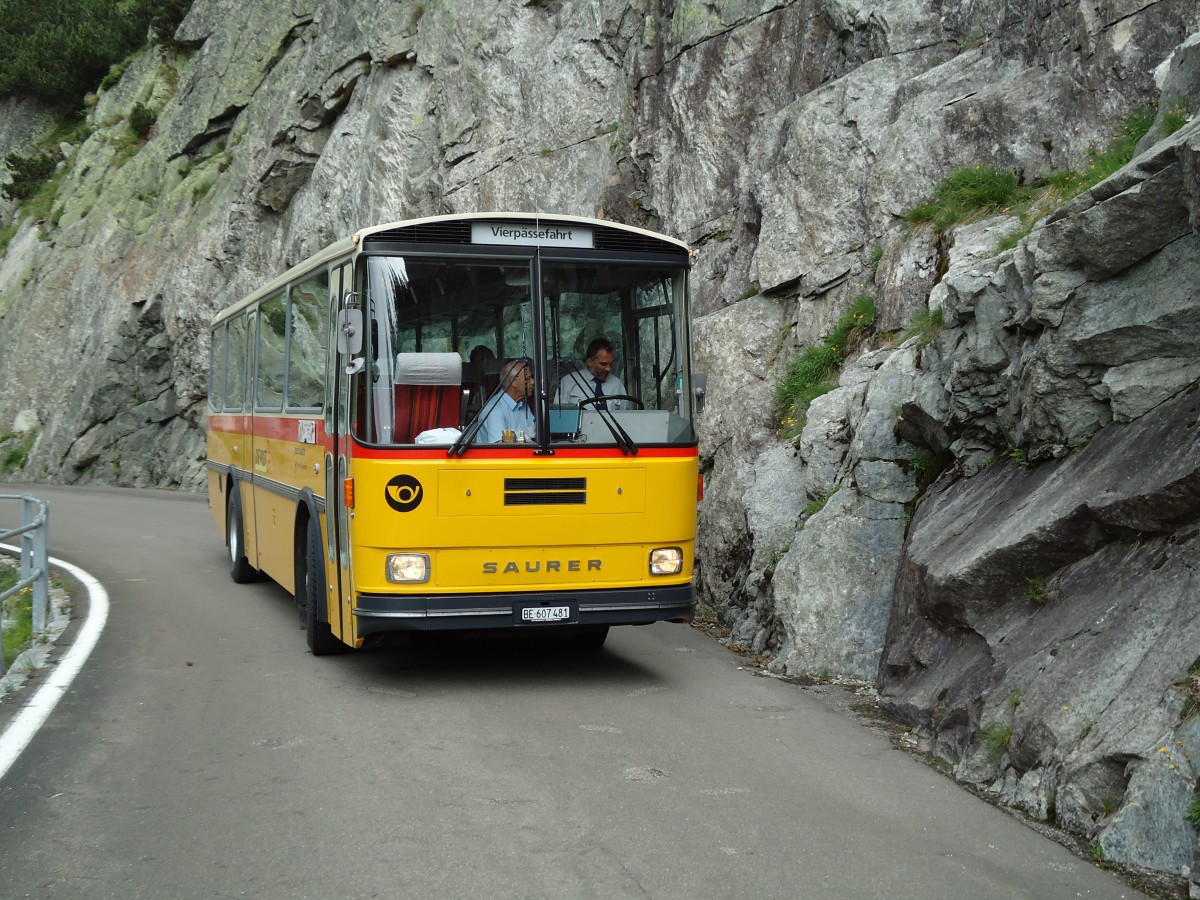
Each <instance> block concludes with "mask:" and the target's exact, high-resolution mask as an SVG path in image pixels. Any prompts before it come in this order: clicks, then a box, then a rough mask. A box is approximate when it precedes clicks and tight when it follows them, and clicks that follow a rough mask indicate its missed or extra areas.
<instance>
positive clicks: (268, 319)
mask: <svg viewBox="0 0 1200 900" xmlns="http://www.w3.org/2000/svg"><path fill="white" fill-rule="evenodd" d="M286 335H287V308H286V307H285V306H284V305H283V295H282V294H280V295H276V296H274V297H271V298H269V299H267V300H265V301H263V305H262V307H261V308H260V310H259V313H258V367H257V370H256V373H257V374H256V380H255V395H254V396H255V400H256V404H257V406H258V407H259V408H260V409H274V410H280V409H283V382H284V360H283V353H284V346H285V345H284V341H285V339H286Z"/></svg>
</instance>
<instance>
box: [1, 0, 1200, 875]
mask: <svg viewBox="0 0 1200 900" xmlns="http://www.w3.org/2000/svg"><path fill="white" fill-rule="evenodd" d="M1198 32H1200V11H1198V10H1197V7H1196V5H1195V3H1194V2H1192V0H1149V2H1138V3H1122V2H1117V0H1100V2H1086V3H1085V2H1079V0H1049V2H1045V3H1040V4H1033V5H1029V4H1024V5H1022V4H1012V3H1007V2H1001V0H981V2H976V3H972V4H970V5H969V6H963V7H961V8H959V7H956V6H954V5H953V4H945V3H935V2H931V0H889V2H887V3H883V4H878V3H875V4H868V3H863V2H859V0H793V2H785V3H779V4H774V5H770V4H768V5H765V6H764V5H763V4H761V3H752V2H748V0H735V2H726V3H720V4H699V3H692V2H670V0H591V2H579V3H552V2H551V3H520V2H515V0H514V2H500V3H495V4H487V5H486V6H481V7H480V8H479V9H473V10H472V14H471V16H470V17H464V16H463V15H462V14H461V11H456V7H455V5H453V4H441V3H426V4H396V3H388V2H381V0H350V2H330V0H297V2H293V3H290V4H278V3H273V2H269V0H246V2H240V3H233V2H229V0H197V2H195V3H194V4H193V7H192V10H191V12H190V13H189V15H188V18H187V19H186V20H185V21H184V23H183V24H182V26H181V27H180V29H179V32H178V34H177V35H176V39H177V41H178V42H179V45H180V46H182V47H184V48H187V49H184V50H182V51H179V52H172V53H163V52H160V51H155V52H147V53H144V54H142V55H141V56H139V57H138V58H136V59H134V60H133V61H132V62H131V63H130V64H129V65H128V66H127V67H126V70H125V74H124V76H123V77H122V78H121V80H120V81H119V83H118V84H116V85H115V86H114V87H112V88H111V89H108V90H105V91H103V92H101V93H100V94H99V96H98V97H97V98H96V99H95V104H94V107H93V109H92V111H91V114H90V122H91V126H92V129H93V130H92V133H91V134H90V136H89V137H88V138H87V140H86V141H84V142H83V143H82V144H81V145H79V146H75V147H64V148H63V150H64V166H63V171H62V174H61V182H60V184H59V188H58V194H57V199H56V201H55V204H54V207H53V209H52V211H51V214H50V215H49V216H47V217H45V218H44V219H42V220H41V221H38V222H31V221H25V220H21V221H20V222H19V224H18V225H17V227H16V230H15V234H13V236H12V237H11V238H10V239H9V240H8V243H7V245H6V248H5V252H4V254H3V257H2V258H0V384H2V385H3V390H2V391H0V434H2V433H3V432H5V431H8V430H10V429H9V426H8V424H7V423H12V422H17V421H19V422H20V423H21V425H20V428H18V429H15V430H19V431H21V432H22V433H23V434H33V435H34V440H33V441H32V444H31V446H30V449H29V453H28V458H27V462H26V463H25V466H24V468H23V469H22V470H20V471H18V472H15V473H9V474H7V475H6V476H5V477H6V478H12V477H18V478H25V479H28V480H32V479H41V478H48V479H54V480H60V481H66V482H88V481H96V482H104V483H116V484H123V485H132V486H175V485H178V486H182V487H185V488H189V489H193V488H197V487H199V486H200V484H201V483H202V465H203V458H204V451H203V425H204V410H205V392H206V379H207V366H208V345H207V341H208V337H207V329H206V323H207V322H208V320H209V319H210V318H211V316H212V314H213V313H214V312H216V311H217V310H219V309H220V308H222V307H224V306H226V305H227V304H229V303H230V302H232V301H233V300H234V299H236V298H237V297H239V296H241V295H242V294H244V293H245V292H246V291H247V290H249V289H250V288H252V287H253V286H256V285H257V284H259V283H261V282H262V281H263V280H264V279H266V278H268V277H270V276H272V275H274V274H276V273H277V272H278V271H280V270H281V269H282V268H284V267H286V266H287V265H290V264H291V263H293V262H295V261H296V260H297V259H299V258H301V257H302V256H304V255H305V254H307V253H310V252H312V251H314V250H316V249H318V248H319V247H321V246H323V245H324V244H326V243H328V242H330V241H331V240H333V239H335V238H337V237H341V236H344V235H346V234H348V233H350V232H351V231H353V229H354V228H355V227H357V226H358V225H360V224H362V223H372V222H378V221H383V220H388V219H398V218H404V217H406V216H409V215H426V214H433V213H441V212H453V211H469V210H480V209H482V210H489V209H525V210H535V211H536V210H554V211H560V212H567V213H577V214H584V215H596V214H600V215H605V216H608V217H611V218H615V219H620V220H622V221H627V222H632V223H635V224H643V225H649V226H652V227H660V228H662V229H664V230H666V231H668V232H671V233H673V234H677V235H679V236H681V237H683V238H685V239H688V240H690V241H691V242H692V243H693V244H695V245H696V246H697V248H698V250H699V255H698V262H697V265H696V267H695V269H694V270H693V277H692V286H693V310H694V313H695V320H694V322H693V331H694V336H695V344H696V350H697V362H698V367H699V368H700V369H702V370H704V371H707V373H708V374H709V381H708V387H709V391H708V406H707V409H706V411H705V413H704V414H703V417H702V421H701V423H700V425H701V434H702V445H701V452H702V464H703V467H704V471H705V474H706V480H707V485H706V499H705V501H704V503H703V505H702V509H701V529H700V534H699V537H698V548H699V549H698V554H699V557H700V561H701V575H700V578H699V586H700V590H701V593H702V596H703V599H704V601H705V603H706V605H707V606H708V608H709V609H710V610H711V612H712V613H713V615H715V616H717V617H718V618H720V619H721V620H722V621H723V622H724V623H726V624H727V625H728V626H729V627H730V628H731V639H732V640H735V641H738V642H740V643H742V644H744V645H745V646H747V647H749V648H750V649H752V650H753V651H754V652H755V653H758V654H761V655H763V656H765V657H767V658H768V659H769V660H770V665H771V667H772V668H773V669H775V670H776V671H778V672H782V673H787V674H829V675H830V676H838V677H847V678H856V679H860V680H864V681H871V682H874V681H876V679H878V683H879V686H880V689H881V691H882V694H883V697H884V701H885V703H886V704H887V705H888V707H889V708H890V709H891V710H893V712H894V713H895V714H896V715H899V716H902V717H903V718H904V719H905V720H906V721H908V722H909V723H911V724H912V726H913V728H914V729H915V730H916V732H917V733H918V734H919V735H920V736H921V739H922V740H923V741H924V742H925V744H926V746H928V747H929V748H930V751H931V752H933V753H936V754H937V755H938V756H940V757H942V758H944V759H945V760H946V761H947V762H948V764H949V765H951V766H952V767H953V768H954V770H955V771H956V773H957V774H958V777H960V778H962V779H964V780H966V781H969V782H971V783H972V784H975V785H978V786H980V787H981V789H984V790H988V791H991V792H993V793H994V794H996V795H997V796H998V797H999V798H1001V799H1003V800H1004V801H1005V802H1009V803H1012V804H1014V805H1018V804H1019V805H1021V806H1022V807H1023V808H1024V809H1026V810H1027V811H1028V812H1030V814H1032V815H1034V816H1036V817H1039V818H1043V819H1051V818H1053V819H1055V820H1056V821H1058V822H1059V823H1060V824H1063V825H1066V826H1069V827H1071V828H1073V829H1075V830H1076V831H1078V832H1080V833H1081V834H1084V835H1087V836H1088V837H1089V839H1094V840H1095V841H1096V842H1097V844H1098V846H1099V847H1100V849H1101V851H1102V852H1103V853H1104V854H1105V855H1106V856H1107V857H1108V858H1111V859H1116V860H1126V861H1130V862H1132V863H1136V864H1140V865H1146V866H1153V867H1156V868H1159V869H1161V870H1164V871H1172V872H1178V870H1179V866H1180V865H1182V864H1184V862H1183V861H1184V860H1185V859H1188V860H1190V857H1189V853H1188V848H1189V847H1193V848H1194V846H1195V835H1194V833H1193V832H1191V831H1190V826H1188V825H1186V824H1185V823H1183V821H1182V817H1181V815H1180V814H1179V808H1180V806H1181V804H1183V805H1186V803H1187V802H1189V798H1190V796H1191V795H1189V793H1188V792H1189V790H1191V789H1192V788H1194V785H1191V786H1190V787H1189V783H1188V778H1191V779H1193V780H1194V779H1195V773H1194V772H1193V771H1192V769H1191V768H1190V767H1191V765H1192V763H1191V760H1192V759H1196V758H1198V757H1197V756H1196V749H1197V748H1196V743H1197V736H1196V728H1197V726H1196V725H1195V722H1196V719H1195V717H1194V716H1190V717H1189V715H1188V713H1189V711H1190V710H1192V709H1193V706H1194V703H1193V699H1194V694H1190V693H1189V688H1188V687H1187V685H1189V684H1193V682H1192V681H1189V680H1188V678H1185V675H1186V674H1187V672H1188V671H1189V668H1190V667H1191V666H1192V665H1193V663H1194V662H1195V658H1194V657H1193V658H1192V659H1188V654H1189V653H1190V652H1194V650H1189V649H1188V648H1189V647H1191V648H1195V647H1196V640H1195V637H1196V635H1195V634H1194V631H1193V630H1192V628H1193V624H1194V620H1196V619H1197V618H1200V617H1198V616H1197V615H1196V613H1197V609H1196V605H1195V604H1196V603H1197V600H1196V597H1197V596H1198V595H1197V592H1195V591H1194V590H1192V591H1191V592H1190V593H1189V590H1188V588H1189V585H1190V584H1191V582H1190V581H1189V578H1190V577H1191V571H1192V568H1193V567H1194V565H1195V560H1196V552H1195V549H1196V546H1197V544H1196V540H1195V539H1194V538H1193V537H1191V535H1192V533H1193V531H1194V530H1195V528H1196V526H1195V524H1194V523H1193V522H1192V520H1191V519H1190V518H1189V516H1191V515H1193V514H1192V513H1191V512H1190V510H1194V509H1195V508H1196V505H1195V497H1194V492H1195V486H1194V484H1193V480H1194V474H1193V473H1192V472H1191V471H1190V470H1189V466H1191V465H1193V463H1194V459H1193V456H1194V451H1195V441H1194V440H1192V442H1191V444H1189V443H1188V440H1187V439H1188V436H1189V435H1192V436H1194V435H1195V433H1196V432H1195V431H1194V430H1190V429H1189V428H1188V422H1189V421H1190V420H1189V416H1191V415H1192V413H1191V412H1190V411H1189V410H1191V409H1192V406H1191V405H1190V404H1193V402H1194V397H1195V392H1194V386H1195V384H1196V382H1197V378H1198V377H1200V356H1198V352H1197V346H1200V341H1198V340H1197V337H1198V335H1200V328H1198V326H1200V318H1198V317H1200V308H1198V302H1197V295H1196V287H1195V285H1196V284H1197V283H1200V281H1198V279H1197V275H1200V272H1197V271H1196V269H1197V259H1198V258H1200V254H1198V253H1197V250H1198V249H1200V248H1198V247H1197V220H1198V219H1200V214H1198V213H1197V209H1198V204H1197V201H1196V198H1197V194H1198V191H1200V187H1198V186H1200V165H1198V163H1197V149H1196V146H1197V140H1198V138H1197V133H1196V127H1195V125H1194V124H1193V125H1190V126H1188V127H1187V128H1185V129H1183V130H1181V131H1179V132H1177V133H1176V134H1174V135H1171V136H1164V132H1165V130H1166V129H1165V127H1164V123H1165V121H1166V113H1167V110H1168V108H1173V105H1174V104H1176V103H1177V101H1178V100H1179V99H1180V98H1184V99H1185V100H1188V101H1189V102H1190V101H1191V100H1192V99H1193V98H1195V97H1196V96H1200V89H1198V87H1197V72H1198V71H1200V65H1198V62H1197V60H1198V59H1200V44H1198V43H1197V40H1196V38H1194V37H1191V36H1192V35H1195V34H1196V33H1198ZM1152 100H1160V101H1161V102H1160V104H1159V109H1160V112H1159V116H1158V122H1157V123H1156V125H1155V128H1154V129H1153V130H1152V131H1151V133H1150V134H1149V135H1148V136H1147V138H1146V140H1145V141H1144V143H1143V145H1142V146H1141V147H1140V148H1139V150H1140V156H1139V157H1138V158H1137V160H1136V161H1135V162H1134V164H1133V165H1131V166H1129V167H1127V168H1126V169H1125V170H1123V171H1122V172H1120V173H1119V174H1118V175H1116V176H1114V177H1113V178H1110V179H1108V180H1107V181H1105V182H1103V183H1102V184H1100V185H1098V186H1097V187H1096V188H1094V189H1092V190H1091V191H1088V192H1086V193H1084V194H1082V195H1080V196H1079V197H1078V198H1076V199H1075V200H1074V201H1073V202H1071V203H1070V204H1068V205H1066V206H1064V207H1062V208H1061V209H1059V210H1057V211H1055V212H1054V213H1053V214H1051V215H1050V216H1049V217H1048V218H1046V219H1045V220H1043V221H1042V222H1041V223H1040V225H1039V226H1038V227H1037V228H1035V229H1034V230H1033V232H1032V233H1030V234H1029V235H1028V236H1027V237H1026V238H1025V239H1024V240H1023V241H1022V242H1020V243H1019V244H1018V245H1017V247H1016V248H1015V249H1013V250H1009V251H1006V252H1004V253H1000V252H998V250H997V245H998V243H999V240H1000V238H1001V237H1004V236H1005V235H1007V234H1008V233H1010V232H1012V231H1014V230H1015V229H1016V228H1018V226H1019V225H1020V223H1019V221H1018V220H1017V219H1016V218H1015V217H1013V216H1012V215H1011V214H1008V215H1005V214H1001V215H997V216H995V217H992V218H990V219H987V220H985V221H979V222H973V223H969V224H966V225H961V226H958V227H957V228H955V229H953V230H952V231H950V232H948V233H946V234H937V233H935V232H933V231H932V230H930V229H928V228H912V227H909V226H907V225H906V224H905V222H904V219H903V217H904V214H905V212H906V211H907V210H909V209H910V208H911V207H912V206H913V205H914V204H916V203H917V202H919V201H921V200H923V199H924V198H926V197H928V196H930V195H931V194H932V192H933V190H934V187H935V186H936V184H937V183H938V181H939V180H940V179H941V178H942V177H943V176H945V175H946V174H947V172H949V171H950V170H951V169H954V168H956V167H959V166H967V165H979V164H989V165H993V166H995V167H997V168H1000V169H1012V170H1017V171H1019V172H1020V173H1021V174H1022V176H1023V178H1024V179H1025V180H1026V181H1027V182H1032V181H1033V180H1035V179H1038V178H1040V177H1043V176H1046V175H1048V174H1050V173H1052V172H1056V171H1062V170H1065V169H1067V168H1069V167H1071V166H1076V167H1078V166H1080V165H1083V164H1085V163H1086V160H1087V152H1088V150H1089V148H1103V147H1105V146H1107V144H1108V142H1109V139H1110V135H1111V134H1112V130H1113V129H1114V127H1116V126H1117V125H1118V124H1119V123H1120V122H1121V121H1122V119H1123V118H1124V117H1125V116H1126V115H1127V114H1128V113H1129V112H1130V111H1131V110H1133V109H1135V108H1136V107H1138V106H1139V105H1142V104H1146V103H1148V102H1150V101H1152ZM139 103H140V104H142V105H144V106H146V107H148V108H149V109H150V110H152V112H153V113H154V114H155V115H156V123H155V126H154V129H153V130H152V132H151V134H150V136H149V138H148V139H147V140H145V141H138V140H136V139H135V138H134V136H133V135H132V133H131V132H130V130H129V127H128V125H127V122H126V120H127V117H128V115H129V112H130V111H131V109H132V108H133V107H134V106H135V104H139ZM7 112H11V113H13V115H11V116H10V115H6V117H5V123H6V125H5V129H4V133H3V135H0V146H2V147H4V148H5V149H8V148H10V147H19V146H21V144H22V142H23V141H26V140H27V139H28V136H29V135H32V134H33V133H35V132H36V131H37V130H38V129H37V125H36V122H35V120H34V118H32V117H31V116H30V115H25V114H24V113H23V112H22V109H21V108H20V106H19V105H15V106H12V107H9V108H6V113H7ZM34 112H35V113H36V114H37V115H43V114H44V111H41V110H35V111H34ZM1192 112H1193V113H1194V112H1196V110H1195V109H1192ZM22 123H25V124H22ZM13 213H14V210H13V208H12V207H11V206H10V207H8V208H7V209H6V210H5V212H4V215H5V216H6V222H7V221H9V220H10V219H11V217H12V215H13ZM863 293H866V294H870V295H871V296H873V297H874V299H875V301H876V307H877V309H878V312H879V318H878V322H877V331H878V332H879V334H878V335H877V337H876V339H875V341H874V342H873V343H871V344H869V345H868V346H867V347H865V348H864V350H863V352H861V353H859V354H857V355H856V356H854V357H852V358H851V359H850V360H849V361H848V363H847V364H846V366H845V368H844V369H843V371H842V374H841V379H840V383H839V384H838V386H837V387H836V389H835V390H833V391H832V392H830V393H829V394H826V395H825V396H823V397H821V398H819V400H818V401H817V402H816V403H814V404H813V406H812V408H811V409H810V410H809V411H808V417H807V422H806V424H805V426H804V428H803V430H802V432H801V433H800V435H799V436H798V438H796V439H795V440H785V439H784V438H782V437H781V436H780V432H779V427H778V426H779V423H778V421H777V412H776V410H775V408H774V403H775V401H774V394H775V386H776V384H777V383H778V382H779V380H780V378H781V376H782V374H783V372H784V371H785V369H786V366H787V363H788V361H789V359H790V358H791V357H792V356H793V355H794V354H795V353H796V351H797V350H798V349H799V348H801V347H803V346H806V345H809V344H812V343H814V342H815V341H818V340H819V339H820V338H821V337H822V336H823V335H824V334H825V333H827V332H828V331H829V329H830V327H831V325H832V324H833V323H834V322H835V321H836V319H837V317H838V316H839V314H840V313H841V312H842V311H843V310H844V309H845V308H846V307H847V305H848V304H849V302H850V301H851V300H852V299H853V298H854V297H856V296H857V295H859V294H863ZM929 311H940V313H941V317H942V328H941V332H940V333H939V334H936V335H931V334H929V333H926V334H923V335H914V336H912V337H906V336H905V333H904V330H905V328H906V327H907V326H908V325H909V323H910V322H911V320H912V319H913V316H914V315H915V314H916V313H918V312H929ZM885 333H887V336H885ZM31 423H33V424H32V425H31ZM30 428H32V429H33V430H32V431H28V430H27V429H30ZM22 440H27V438H25V437H23V438H22ZM939 475H940V477H938V476H939ZM1168 622H1170V623H1171V627H1168V625H1167V623H1168ZM1180 623H1183V624H1182V625H1181V624H1180ZM1072 673H1073V677H1072ZM1181 685H1183V686H1181ZM1191 690H1192V691H1193V692H1194V691H1195V688H1194V687H1193V688H1192V689H1191ZM1006 729H1007V734H1006ZM1168 760H1169V761H1168ZM1172 766H1174V768H1171V767H1172ZM1180 773H1183V774H1180Z"/></svg>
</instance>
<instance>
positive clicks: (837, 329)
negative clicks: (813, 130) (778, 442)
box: [775, 294, 876, 438]
mask: <svg viewBox="0 0 1200 900" xmlns="http://www.w3.org/2000/svg"><path fill="white" fill-rule="evenodd" d="M875 316H876V313H875V301H874V299H873V298H872V297H870V296H869V295H867V294H860V295H859V296H858V297H856V298H855V299H854V301H853V302H852V303H851V304H850V308H849V309H848V310H846V312H844V313H843V314H842V315H841V316H840V317H839V318H838V320H837V323H836V324H835V325H834V327H833V330H832V331H830V332H829V334H827V335H826V336H825V338H824V340H823V341H822V342H821V343H820V344H818V345H817V346H815V347H808V348H806V349H804V350H802V351H801V352H800V353H799V354H798V355H797V356H796V357H795V358H794V359H793V360H792V361H791V363H790V364H789V365H788V369H787V372H786V373H785V374H784V376H783V380H782V381H781V382H780V383H779V386H778V387H777V388H776V389H775V409H776V414H777V415H778V416H779V424H780V432H781V436H783V437H787V438H790V437H794V436H795V435H797V434H799V433H800V431H801V429H803V428H804V418H805V415H806V414H807V412H808V407H809V404H811V403H812V402H813V401H814V400H815V399H817V397H819V396H821V395H822V394H826V393H828V392H829V391H831V390H833V387H834V383H833V382H834V376H835V375H836V374H837V372H838V370H839V369H840V368H841V366H842V363H843V362H845V359H846V357H847V355H849V353H850V352H851V351H852V350H854V349H855V348H856V347H857V346H858V344H860V343H861V342H862V340H863V339H864V338H865V336H866V335H867V334H868V333H869V332H870V330H871V328H873V327H874V325H875Z"/></svg>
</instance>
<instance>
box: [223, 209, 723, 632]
mask: <svg viewBox="0 0 1200 900" xmlns="http://www.w3.org/2000/svg"><path fill="white" fill-rule="evenodd" d="M690 264H691V254H690V252H689V248H688V246H687V245H686V244H684V243H681V242H680V241H677V240H674V239H672V238H669V237H665V236H663V235H659V234H655V233H653V232H649V231H645V230H642V229H639V228H634V227H630V226H626V225H619V224H616V223H614V222H607V221H602V220H596V219H585V218H579V217H572V216H547V215H535V214H528V213H511V214H510V213H503V214H501V213H488V214H471V215H453V216H435V217H429V218H422V219H414V220H410V221H404V222H395V223H390V224H385V225H379V226H376V227H369V228H363V229H361V230H359V231H358V232H356V233H355V234H353V235H351V236H350V237H348V238H345V239H343V240H340V241H338V242H337V243H335V244H332V245H331V246H329V247H327V248H326V249H324V250H322V251H321V252H319V253H317V254H315V255H314V256H312V257H311V258H309V259H307V260H305V261H304V262H302V263H300V264H298V265H296V266H293V267H292V268H291V269H289V270H288V271H287V272H285V273H284V274H282V275H280V276H279V277H278V278H276V279H274V280H273V281H271V282H270V283H268V284H266V285H264V286H263V287H262V288H260V289H259V290H257V291H255V292H254V293H252V294H251V295H250V296H248V297H246V298H245V299H243V300H242V301H240V302H238V303H236V304H234V305H233V306H231V307H229V308H228V309H225V310H224V311H222V312H221V313H220V314H218V315H217V316H216V318H215V319H214V320H213V325H212V350H211V359H210V363H211V369H210V372H211V375H210V389H209V409H208V460H207V479H208V499H209V505H210V507H211V509H212V514H213V518H214V520H215V521H216V524H217V527H218V528H219V529H220V531H221V532H222V533H223V534H224V536H225V545H226V548H227V551H228V560H229V567H230V573H231V575H232V577H233V580H234V581H236V582H244V581H248V580H251V579H254V578H258V577H260V575H266V576H269V577H270V578H272V579H274V580H275V581H276V582H278V583H279V584H280V585H282V586H283V587H284V588H286V589H287V590H289V591H290V592H291V593H292V594H293V595H294V596H295V598H296V602H297V605H298V607H299V611H300V615H301V620H302V621H303V622H304V623H305V627H306V630H307V636H308V644H309V647H310V649H311V650H312V652H313V653H314V654H328V653H333V652H337V651H340V650H344V649H346V648H350V647H361V646H363V644H364V643H369V642H373V641H374V640H376V639H378V638H379V637H380V636H382V635H385V634H387V633H389V632H396V631H445V630H472V631H474V630H481V631H485V630H494V629H509V630H512V631H523V632H526V633H533V632H544V633H554V634H560V635H562V636H564V637H569V638H570V640H572V641H573V642H575V643H576V644H578V645H579V646H580V647H584V648H593V649H595V648H599V647H600V646H602V644H603V643H604V640H605V637H606V636H607V634H608V629H609V626H612V625H643V624H648V623H651V622H656V621H664V620H665V621H672V622H687V621H691V619H692V616H693V614H694V611H695V604H696V600H695V592H694V588H693V578H692V576H693V565H694V547H695V529H696V505H697V499H698V493H699V491H700V486H701V484H702V482H701V480H700V476H699V473H698V468H697V441H696V433H695V429H694V428H693V419H694V413H695V409H696V404H697V402H698V395H699V394H700V391H699V390H698V385H696V384H694V383H693V375H692V372H691V367H690V360H691V339H690V333H689V316H688V284H687V281H688V271H689V268H690ZM696 380H697V381H698V380H699V379H696Z"/></svg>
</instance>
